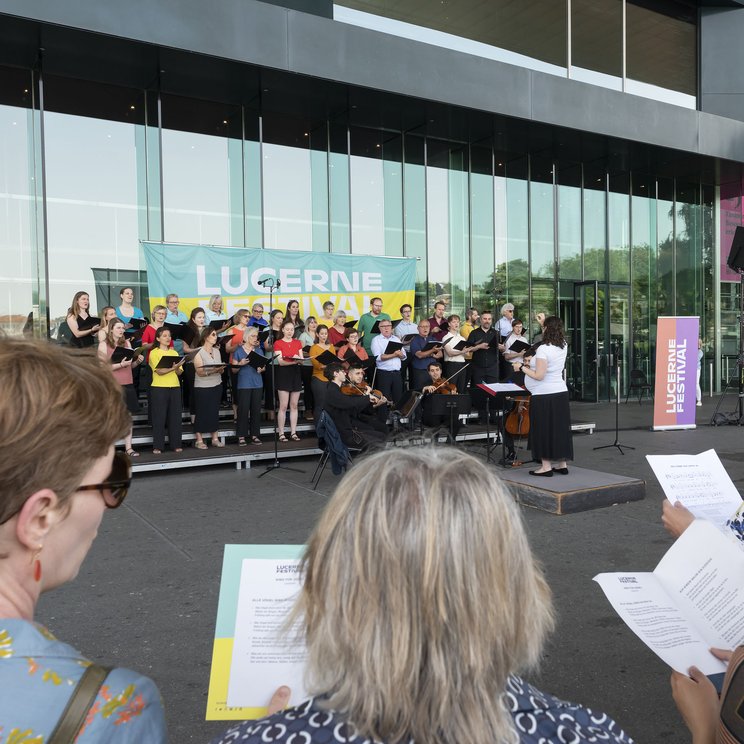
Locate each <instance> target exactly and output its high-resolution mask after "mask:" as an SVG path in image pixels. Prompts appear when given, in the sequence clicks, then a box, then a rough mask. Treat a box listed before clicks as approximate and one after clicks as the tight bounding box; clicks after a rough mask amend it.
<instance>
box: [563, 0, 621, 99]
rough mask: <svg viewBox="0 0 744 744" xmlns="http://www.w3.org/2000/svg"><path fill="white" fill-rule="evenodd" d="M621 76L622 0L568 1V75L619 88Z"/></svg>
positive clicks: (588, 81)
mask: <svg viewBox="0 0 744 744" xmlns="http://www.w3.org/2000/svg"><path fill="white" fill-rule="evenodd" d="M597 73H599V74H597ZM622 75H623V0H571V77H572V78H574V79H576V80H583V81H584V82H587V83H598V84H600V85H605V86H608V87H609V86H612V87H616V88H618V89H620V88H621V87H622V83H621V78H622ZM611 78H615V79H616V80H615V84H614V86H613V85H612V82H613V81H612V80H611Z"/></svg>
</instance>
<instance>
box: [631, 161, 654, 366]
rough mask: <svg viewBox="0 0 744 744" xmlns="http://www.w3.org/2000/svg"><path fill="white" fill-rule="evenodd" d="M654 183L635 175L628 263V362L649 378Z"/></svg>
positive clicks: (652, 342)
mask: <svg viewBox="0 0 744 744" xmlns="http://www.w3.org/2000/svg"><path fill="white" fill-rule="evenodd" d="M655 191H656V184H655V182H654V180H653V179H651V178H648V177H644V176H643V175H642V174H634V176H633V190H632V194H633V195H632V197H631V218H632V219H631V224H632V232H631V262H632V276H633V282H632V287H633V294H632V297H633V305H632V312H631V316H632V323H633V351H632V357H631V360H630V364H631V366H632V368H633V369H640V370H641V371H642V372H644V373H645V374H646V376H647V377H648V378H649V379H652V378H653V376H654V369H653V362H652V359H653V354H652V345H655V343H656V302H657V290H658V287H657V283H656V256H657V243H656V221H657V214H656V199H655Z"/></svg>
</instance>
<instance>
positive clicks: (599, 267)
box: [584, 167, 607, 281]
mask: <svg viewBox="0 0 744 744" xmlns="http://www.w3.org/2000/svg"><path fill="white" fill-rule="evenodd" d="M605 183H606V175H605V173H604V171H602V170H598V169H592V168H588V167H587V168H585V169H584V279H597V280H598V281H604V280H605V279H606V278H607V276H606V271H605V260H606V256H607V250H606V247H607V236H606V224H607V222H606V220H607V216H606V213H605V212H606V208H605Z"/></svg>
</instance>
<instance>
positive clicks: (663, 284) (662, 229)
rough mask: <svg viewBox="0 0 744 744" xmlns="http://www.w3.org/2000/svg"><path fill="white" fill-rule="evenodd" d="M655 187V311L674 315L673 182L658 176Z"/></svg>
mask: <svg viewBox="0 0 744 744" xmlns="http://www.w3.org/2000/svg"><path fill="white" fill-rule="evenodd" d="M657 189H658V191H657V193H658V200H657V203H656V212H657V222H656V225H657V235H658V260H657V280H658V283H659V293H658V295H657V298H656V312H657V314H658V315H674V314H675V297H674V182H673V181H672V180H671V179H669V178H663V179H662V178H660V179H659V181H658V185H657Z"/></svg>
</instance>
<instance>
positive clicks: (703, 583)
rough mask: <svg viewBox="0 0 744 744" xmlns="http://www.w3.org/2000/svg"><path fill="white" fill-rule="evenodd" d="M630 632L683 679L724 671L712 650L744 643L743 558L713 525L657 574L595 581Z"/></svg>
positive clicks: (696, 530)
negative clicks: (695, 669) (696, 672)
mask: <svg viewBox="0 0 744 744" xmlns="http://www.w3.org/2000/svg"><path fill="white" fill-rule="evenodd" d="M594 581H596V582H597V583H598V584H599V585H600V586H601V587H602V590H603V591H604V593H605V596H606V597H607V599H608V600H609V602H610V604H611V605H612V606H613V608H614V609H615V611H616V612H617V614H618V615H620V617H621V618H622V619H623V620H624V621H625V623H626V624H627V626H628V627H629V628H630V629H631V630H632V631H633V632H634V633H635V634H636V635H637V636H638V637H639V638H640V639H641V640H642V641H643V642H644V643H645V644H646V645H647V646H648V647H649V648H650V649H651V650H652V651H653V652H654V653H656V654H657V655H658V656H659V657H660V658H661V659H662V660H663V661H664V662H665V663H666V664H668V665H669V666H670V667H672V668H673V669H676V670H677V671H678V672H680V673H682V674H687V671H688V669H689V668H690V667H691V666H697V667H698V668H699V669H700V670H701V671H702V672H703V673H704V674H717V673H720V672H723V671H725V669H726V666H725V664H723V662H721V661H718V659H716V658H715V657H714V656H713V655H712V654H711V653H710V652H709V649H710V648H711V647H717V648H724V649H733V648H735V647H736V646H738V645H740V644H742V643H744V551H742V550H741V549H740V548H739V547H738V546H737V545H736V544H735V543H734V542H733V541H732V540H729V539H727V538H726V537H725V536H724V535H722V534H721V532H720V531H719V530H718V529H717V528H716V527H715V526H714V525H712V524H711V523H710V522H707V521H704V520H696V521H695V522H693V523H692V524H691V525H690V527H688V528H687V529H686V530H685V531H684V532H683V533H682V535H681V536H680V537H679V539H678V540H677V541H676V542H675V543H674V545H672V547H671V548H670V549H669V550H668V551H667V553H666V555H665V556H664V557H663V558H662V560H661V561H660V562H659V564H658V565H657V566H656V568H655V569H654V571H653V573H646V572H644V573H603V574H598V575H597V576H595V577H594Z"/></svg>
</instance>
